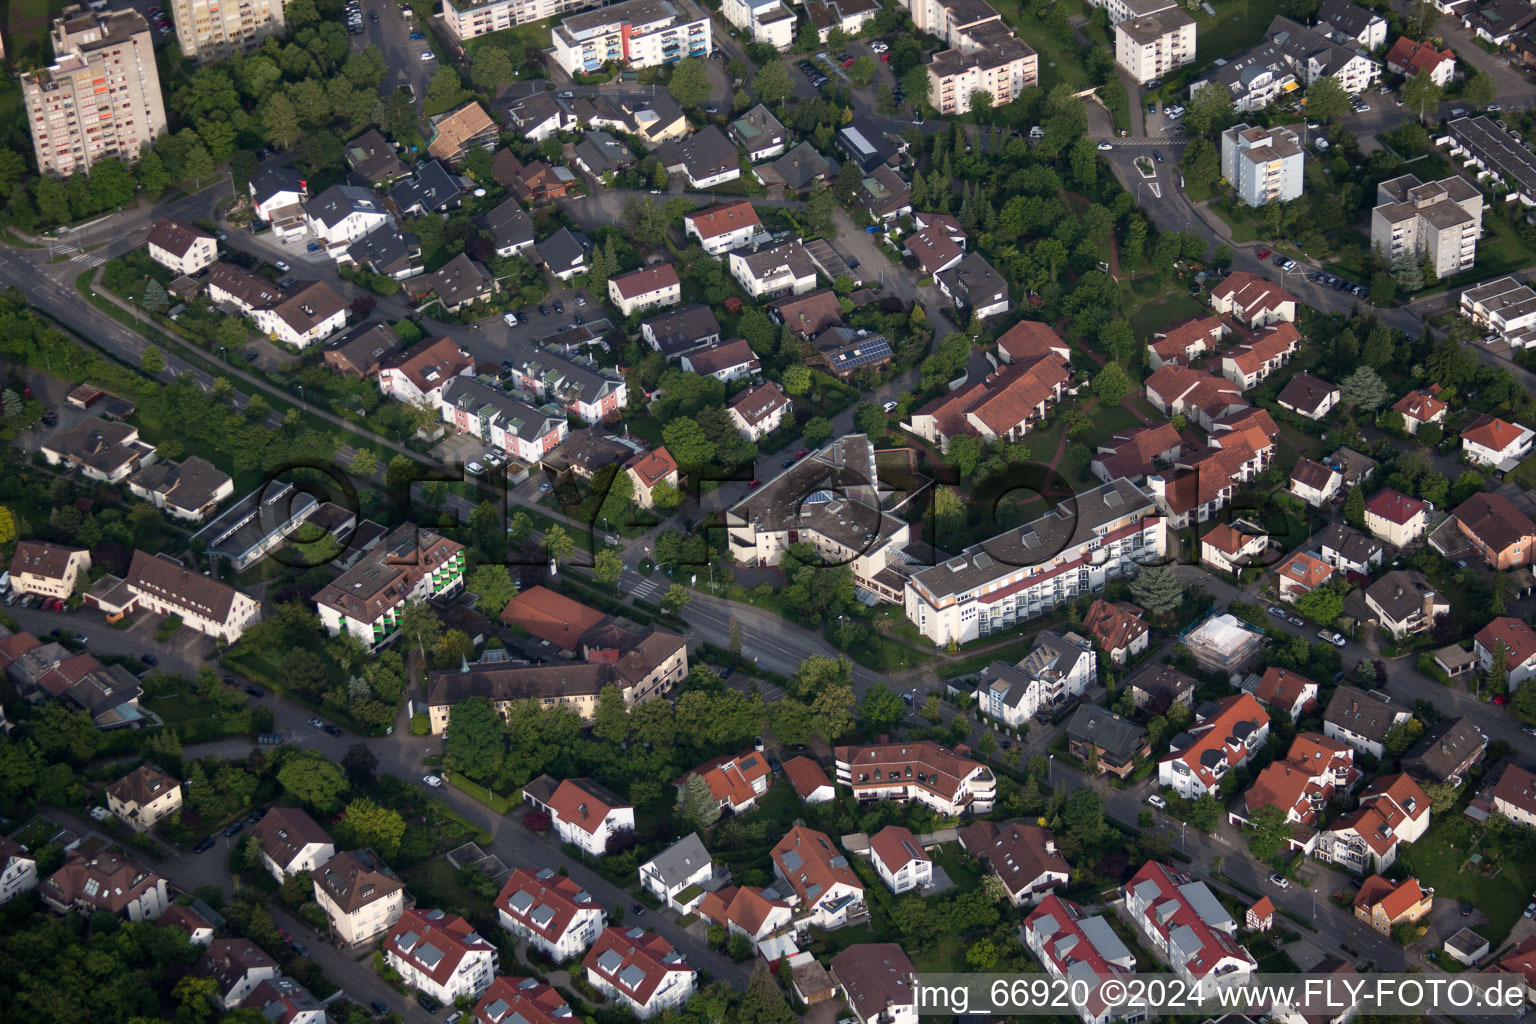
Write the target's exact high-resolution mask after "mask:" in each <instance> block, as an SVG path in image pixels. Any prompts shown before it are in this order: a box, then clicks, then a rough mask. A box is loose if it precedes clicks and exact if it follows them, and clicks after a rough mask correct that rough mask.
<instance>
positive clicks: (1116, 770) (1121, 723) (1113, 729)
mask: <svg viewBox="0 0 1536 1024" xmlns="http://www.w3.org/2000/svg"><path fill="white" fill-rule="evenodd" d="M1066 736H1067V750H1068V752H1069V753H1071V755H1072V756H1073V757H1075V758H1077V759H1078V760H1080V761H1082V762H1083V763H1084V764H1085V765H1088V766H1090V768H1089V771H1090V773H1092V771H1093V767H1092V766H1097V768H1098V771H1099V772H1107V773H1108V774H1110V775H1113V776H1115V777H1116V778H1118V779H1123V778H1125V777H1126V776H1127V775H1129V774H1130V773H1131V772H1133V771H1135V770H1136V759H1137V758H1138V757H1146V756H1147V755H1148V754H1150V753H1151V751H1152V748H1151V746H1150V745H1149V744H1148V743H1147V730H1145V729H1143V728H1142V727H1141V726H1139V725H1137V724H1136V723H1135V722H1133V721H1131V720H1130V719H1128V718H1122V717H1121V716H1119V715H1117V714H1115V713H1114V712H1113V711H1110V710H1109V709H1108V708H1102V707H1099V706H1098V705H1097V704H1080V705H1078V708H1077V710H1076V711H1074V712H1072V717H1071V718H1070V719H1068V721H1067V730H1066Z"/></svg>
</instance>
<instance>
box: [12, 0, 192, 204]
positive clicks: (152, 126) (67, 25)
mask: <svg viewBox="0 0 1536 1024" xmlns="http://www.w3.org/2000/svg"><path fill="white" fill-rule="evenodd" d="M52 38H53V52H54V54H55V58H54V59H55V62H54V64H53V65H52V66H51V67H47V68H44V69H42V70H40V71H31V72H27V73H25V74H23V75H22V76H21V92H22V99H23V101H24V102H25V104H26V108H27V123H28V125H29V126H30V127H31V129H32V144H33V146H34V147H35V148H36V150H37V166H38V169H39V170H40V171H42V172H43V173H45V174H53V175H57V176H59V177H68V176H69V175H71V174H74V173H75V172H76V171H89V170H90V169H91V167H92V165H93V164H95V163H96V161H98V160H102V159H105V158H107V157H119V158H121V159H123V160H126V161H130V162H131V161H135V160H137V159H138V158H139V153H140V151H141V150H142V149H143V148H144V147H145V146H149V145H151V144H153V143H154V141H155V139H156V137H158V136H159V135H160V134H161V133H162V132H164V131H165V101H164V100H163V99H162V98H161V96H160V72H159V70H158V69H157V68H156V67H155V48H154V42H153V40H152V39H151V38H150V34H149V23H148V22H146V21H145V20H144V16H143V15H141V14H140V13H139V12H138V11H131V10H129V11H110V12H105V13H101V14H98V13H96V12H94V11H91V10H90V9H88V8H86V7H84V6H81V5H78V4H77V5H74V6H71V7H66V8H65V9H64V12H63V13H62V14H61V15H60V16H59V19H58V20H57V21H55V22H54V23H53V37H52Z"/></svg>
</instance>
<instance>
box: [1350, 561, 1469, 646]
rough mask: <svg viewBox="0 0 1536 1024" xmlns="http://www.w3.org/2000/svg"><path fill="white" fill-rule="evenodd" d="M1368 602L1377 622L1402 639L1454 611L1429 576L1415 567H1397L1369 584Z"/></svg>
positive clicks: (1422, 631) (1425, 631)
mask: <svg viewBox="0 0 1536 1024" xmlns="http://www.w3.org/2000/svg"><path fill="white" fill-rule="evenodd" d="M1365 606H1366V607H1367V608H1369V609H1370V610H1371V612H1372V613H1373V614H1374V615H1375V621H1376V624H1377V625H1379V626H1380V627H1381V628H1382V629H1384V630H1386V631H1387V632H1388V633H1391V634H1392V635H1393V636H1394V637H1396V638H1397V639H1399V640H1402V639H1404V638H1406V637H1409V636H1414V635H1416V634H1419V633H1427V632H1429V631H1430V629H1432V628H1433V627H1434V624H1435V620H1436V619H1438V618H1439V617H1440V616H1442V615H1449V614H1450V612H1451V606H1450V604H1449V603H1448V602H1447V601H1446V600H1445V599H1444V598H1443V597H1441V596H1440V594H1439V593H1437V592H1436V590H1435V588H1434V586H1433V585H1432V584H1431V583H1430V582H1429V580H1428V578H1426V577H1425V575H1424V574H1423V573H1421V572H1418V571H1416V570H1413V569H1394V570H1393V571H1392V572H1389V573H1387V574H1386V575H1385V576H1383V577H1381V579H1379V580H1377V581H1376V582H1374V583H1372V584H1371V585H1370V586H1369V587H1366V588H1365Z"/></svg>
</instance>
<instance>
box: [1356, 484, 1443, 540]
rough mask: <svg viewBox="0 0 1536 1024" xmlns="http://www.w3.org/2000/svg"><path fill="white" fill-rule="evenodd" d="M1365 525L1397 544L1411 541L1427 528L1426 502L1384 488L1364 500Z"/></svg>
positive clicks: (1377, 535) (1380, 536)
mask: <svg viewBox="0 0 1536 1024" xmlns="http://www.w3.org/2000/svg"><path fill="white" fill-rule="evenodd" d="M1365 528H1366V529H1367V530H1369V531H1370V532H1371V534H1372V535H1373V536H1375V537H1376V538H1377V539H1378V540H1384V541H1386V542H1387V543H1388V544H1392V545H1394V546H1396V547H1403V546H1404V545H1407V544H1411V543H1413V542H1414V541H1415V540H1417V539H1418V538H1420V537H1422V536H1423V535H1424V532H1425V531H1426V530H1428V529H1429V503H1428V502H1424V501H1420V500H1419V499H1417V498H1410V497H1408V495H1406V494H1404V493H1402V492H1401V491H1394V490H1393V489H1392V488H1390V487H1387V488H1384V489H1382V490H1380V491H1377V492H1376V494H1375V495H1374V496H1372V497H1371V499H1370V500H1369V501H1367V502H1366V503H1365Z"/></svg>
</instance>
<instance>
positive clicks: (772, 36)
mask: <svg viewBox="0 0 1536 1024" xmlns="http://www.w3.org/2000/svg"><path fill="white" fill-rule="evenodd" d="M720 11H721V13H722V14H724V15H725V20H726V21H728V22H730V23H731V24H732V25H735V26H736V27H737V28H739V29H741V31H742V33H743V34H744V35H745V37H746V38H748V39H750V40H752V41H753V42H754V43H761V44H763V45H766V46H772V47H774V48H775V49H778V50H787V49H789V46H790V44H791V43H792V42H794V38H795V21H796V18H795V12H794V11H792V10H790V9H789V7H788V6H787V5H785V4H784V3H783V2H782V0H725V3H724V4H723V6H722V7H721V8H720Z"/></svg>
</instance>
